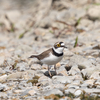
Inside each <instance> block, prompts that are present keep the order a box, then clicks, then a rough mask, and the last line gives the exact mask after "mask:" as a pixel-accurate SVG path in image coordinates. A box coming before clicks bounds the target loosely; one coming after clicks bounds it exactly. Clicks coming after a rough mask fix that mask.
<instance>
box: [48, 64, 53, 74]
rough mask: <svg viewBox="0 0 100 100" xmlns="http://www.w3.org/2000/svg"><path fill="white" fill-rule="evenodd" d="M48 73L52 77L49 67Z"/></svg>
mask: <svg viewBox="0 0 100 100" xmlns="http://www.w3.org/2000/svg"><path fill="white" fill-rule="evenodd" d="M48 72H49V75H50V76H52V75H51V72H50V66H48Z"/></svg>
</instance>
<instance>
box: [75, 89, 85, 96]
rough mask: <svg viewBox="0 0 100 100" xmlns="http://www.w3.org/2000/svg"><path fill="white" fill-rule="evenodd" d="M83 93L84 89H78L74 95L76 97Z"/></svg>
mask: <svg viewBox="0 0 100 100" xmlns="http://www.w3.org/2000/svg"><path fill="white" fill-rule="evenodd" d="M81 94H83V91H82V90H76V91H75V93H74V95H75V96H76V97H79V96H80V95H81Z"/></svg>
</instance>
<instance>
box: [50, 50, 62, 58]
mask: <svg viewBox="0 0 100 100" xmlns="http://www.w3.org/2000/svg"><path fill="white" fill-rule="evenodd" d="M52 51H53V54H54V55H55V56H57V57H60V56H63V52H62V53H60V54H59V53H57V52H55V51H54V49H53V48H52Z"/></svg>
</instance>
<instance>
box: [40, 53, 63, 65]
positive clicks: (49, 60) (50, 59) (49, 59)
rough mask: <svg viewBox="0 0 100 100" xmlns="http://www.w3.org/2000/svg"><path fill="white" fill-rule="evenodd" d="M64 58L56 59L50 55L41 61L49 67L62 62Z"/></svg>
mask: <svg viewBox="0 0 100 100" xmlns="http://www.w3.org/2000/svg"><path fill="white" fill-rule="evenodd" d="M62 58H63V56H60V57H56V56H54V55H52V54H51V53H50V56H49V57H46V58H44V59H43V60H41V62H42V63H44V64H47V65H54V64H56V63H58V62H59V61H61V59H62Z"/></svg>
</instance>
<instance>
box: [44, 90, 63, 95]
mask: <svg viewBox="0 0 100 100" xmlns="http://www.w3.org/2000/svg"><path fill="white" fill-rule="evenodd" d="M51 94H54V95H60V96H63V95H64V94H63V92H62V91H60V90H59V89H52V90H48V91H45V92H44V95H45V96H49V95H51Z"/></svg>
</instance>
